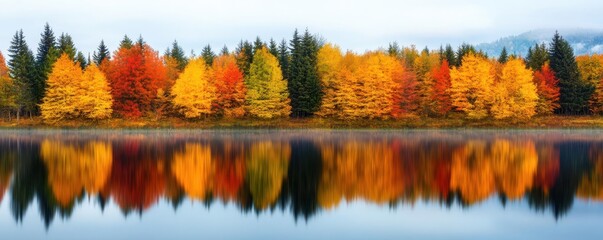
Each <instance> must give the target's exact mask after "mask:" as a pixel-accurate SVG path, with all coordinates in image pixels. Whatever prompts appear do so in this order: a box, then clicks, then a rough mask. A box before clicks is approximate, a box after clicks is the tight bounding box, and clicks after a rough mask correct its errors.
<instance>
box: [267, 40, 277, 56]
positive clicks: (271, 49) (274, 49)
mask: <svg viewBox="0 0 603 240" xmlns="http://www.w3.org/2000/svg"><path fill="white" fill-rule="evenodd" d="M268 51H269V52H270V54H272V55H273V56H275V57H277V58H278V45H277V44H276V42H275V41H274V39H272V38H271V39H270V43H269V44H268Z"/></svg>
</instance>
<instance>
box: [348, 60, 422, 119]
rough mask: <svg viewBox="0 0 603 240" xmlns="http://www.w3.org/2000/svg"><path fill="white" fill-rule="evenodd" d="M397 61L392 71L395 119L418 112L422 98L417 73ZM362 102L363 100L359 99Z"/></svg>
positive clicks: (393, 112) (392, 113)
mask: <svg viewBox="0 0 603 240" xmlns="http://www.w3.org/2000/svg"><path fill="white" fill-rule="evenodd" d="M392 60H395V61H394V62H393V63H392V64H393V67H392V69H391V72H390V74H391V78H392V79H391V80H392V81H393V85H391V87H393V92H392V94H393V95H392V112H391V115H392V116H393V117H394V118H400V117H404V116H407V115H410V114H413V113H415V112H417V110H418V108H419V101H420V96H419V94H418V91H417V89H418V88H419V82H418V81H417V75H416V73H415V72H413V71H411V70H409V69H408V67H406V66H405V64H403V63H402V62H401V61H399V60H397V59H395V58H392ZM359 101H362V99H359Z"/></svg>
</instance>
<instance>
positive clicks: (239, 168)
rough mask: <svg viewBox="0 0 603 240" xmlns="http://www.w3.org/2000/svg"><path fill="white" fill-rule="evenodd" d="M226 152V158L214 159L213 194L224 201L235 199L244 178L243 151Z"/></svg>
mask: <svg viewBox="0 0 603 240" xmlns="http://www.w3.org/2000/svg"><path fill="white" fill-rule="evenodd" d="M227 151H228V150H226V153H225V154H224V156H225V157H226V158H224V159H219V160H218V161H216V173H215V181H214V184H215V186H214V191H215V192H214V194H215V195H216V196H218V197H220V198H222V199H223V200H224V201H226V200H229V199H236V197H237V195H238V193H239V189H240V188H241V186H242V185H243V181H244V180H245V158H244V153H243V151H240V152H238V153H234V154H236V155H232V154H233V153H228V152H227Z"/></svg>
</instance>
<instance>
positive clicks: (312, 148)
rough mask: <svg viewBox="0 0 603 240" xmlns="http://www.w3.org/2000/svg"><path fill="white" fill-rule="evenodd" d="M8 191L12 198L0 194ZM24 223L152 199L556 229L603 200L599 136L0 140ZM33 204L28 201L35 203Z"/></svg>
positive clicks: (3, 186)
mask: <svg viewBox="0 0 603 240" xmlns="http://www.w3.org/2000/svg"><path fill="white" fill-rule="evenodd" d="M7 192H10V193H9V194H7ZM6 196H10V200H9V201H10V208H11V211H12V213H13V217H14V219H15V220H16V221H18V222H19V221H21V220H22V219H23V216H24V214H25V213H26V212H27V209H28V207H29V206H30V205H31V204H32V203H33V202H37V203H38V209H39V214H40V215H41V217H42V219H43V220H44V223H45V224H46V226H48V225H49V224H50V223H51V222H52V221H53V219H54V217H55V215H56V214H57V213H58V214H59V216H61V217H63V218H69V216H70V215H71V213H72V212H73V211H74V210H77V206H78V205H79V204H80V203H81V201H82V200H83V199H85V198H86V197H88V198H89V199H95V200H96V201H98V202H99V206H100V207H101V208H103V207H104V206H105V204H106V203H107V202H108V201H109V200H112V201H113V202H114V203H115V204H116V205H117V206H119V208H120V209H121V210H122V211H123V212H124V214H128V213H130V212H132V211H136V212H138V213H139V214H142V213H143V212H144V211H145V210H146V209H149V208H151V207H153V206H154V205H155V204H156V203H157V202H158V201H159V200H161V199H165V200H166V201H168V202H171V203H172V205H173V206H174V208H178V206H179V205H180V203H181V202H182V201H183V199H185V198H189V199H191V200H192V201H201V202H203V203H204V204H206V205H207V206H209V207H211V205H212V204H214V202H215V200H219V201H220V202H223V203H234V204H235V205H237V206H239V208H240V210H241V211H243V212H247V211H255V212H257V213H262V212H264V211H272V210H274V209H280V210H282V211H289V212H290V213H291V215H292V216H293V217H294V218H295V219H297V218H299V217H303V218H304V219H306V220H308V219H309V218H311V217H312V216H314V215H315V214H316V213H318V212H320V211H330V210H336V209H338V207H339V206H340V205H341V204H342V202H351V201H364V202H368V203H372V204H377V205H387V206H391V207H392V208H397V207H404V205H406V204H410V205H412V204H414V203H415V202H416V201H426V202H430V203H439V204H442V203H444V205H445V206H452V205H453V204H455V203H456V204H458V205H460V206H463V207H471V206H472V205H474V204H476V203H480V202H483V201H485V200H486V199H490V198H492V197H498V198H499V199H501V203H502V204H505V203H506V202H507V201H527V202H528V204H529V206H531V208H532V209H534V210H536V211H550V212H551V213H552V214H553V216H554V217H555V218H558V217H561V216H563V215H564V214H565V213H567V212H568V211H569V210H570V209H571V206H572V204H573V201H574V198H575V197H579V198H582V199H587V200H592V201H601V200H603V139H600V138H599V137H597V136H595V135H588V136H586V137H584V136H581V135H576V136H570V137H568V136H566V135H556V134H553V133H548V134H546V133H545V134H542V133H534V134H497V133H487V134H461V133H458V132H454V131H450V132H446V131H444V132H437V133H433V132H419V133H414V134H413V133H406V134H405V133H399V134H389V133H386V132H310V133H301V132H295V131H294V132H279V133H257V132H256V133H247V134H246V133H237V132H213V133H212V132H209V133H207V134H189V133H173V134H159V133H156V134H110V133H100V134H84V135H83V136H76V134H71V135H70V134H50V135H49V134H46V135H44V134H38V135H36V134H29V135H25V134H23V135H21V134H14V135H7V136H3V137H0V202H2V201H7V199H6ZM34 200H36V201H34Z"/></svg>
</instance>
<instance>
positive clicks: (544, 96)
mask: <svg viewBox="0 0 603 240" xmlns="http://www.w3.org/2000/svg"><path fill="white" fill-rule="evenodd" d="M558 83H559V81H558V80H557V78H556V77H555V73H554V72H553V70H551V67H550V66H549V64H548V63H547V64H544V65H543V66H542V67H541V68H540V70H538V71H535V72H534V84H536V89H537V92H538V104H537V105H536V113H538V114H543V115H547V114H552V113H553V112H554V111H555V109H557V108H559V86H557V84H558Z"/></svg>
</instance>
